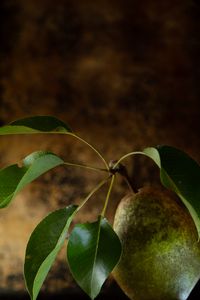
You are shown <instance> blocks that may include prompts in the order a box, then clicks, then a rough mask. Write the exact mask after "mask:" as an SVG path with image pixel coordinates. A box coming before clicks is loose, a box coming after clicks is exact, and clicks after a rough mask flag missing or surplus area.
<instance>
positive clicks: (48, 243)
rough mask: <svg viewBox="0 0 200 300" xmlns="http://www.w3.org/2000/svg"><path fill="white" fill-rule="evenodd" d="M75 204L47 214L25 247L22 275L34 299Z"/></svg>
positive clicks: (57, 249)
mask: <svg viewBox="0 0 200 300" xmlns="http://www.w3.org/2000/svg"><path fill="white" fill-rule="evenodd" d="M76 209H77V206H73V205H71V206H68V207H66V208H62V209H59V210H57V211H54V212H52V213H51V214H49V215H48V216H47V217H46V218H45V219H43V220H42V221H41V222H40V223H39V224H38V225H37V227H36V228H35V230H34V231H33V233H32V235H31V237H30V239H29V242H28V245H27V248H26V256H25V264H24V276H25V281H26V287H27V290H28V292H29V294H30V296H31V299H32V300H35V299H36V298H37V296H38V293H39V291H40V289H41V286H42V284H43V282H44V280H45V278H46V276H47V274H48V272H49V270H50V268H51V266H52V264H53V262H54V260H55V258H56V256H57V254H58V252H59V251H60V249H61V247H62V246H63V243H64V241H65V238H66V234H67V231H68V228H69V225H70V223H71V221H72V218H73V216H74V213H75V211H76Z"/></svg>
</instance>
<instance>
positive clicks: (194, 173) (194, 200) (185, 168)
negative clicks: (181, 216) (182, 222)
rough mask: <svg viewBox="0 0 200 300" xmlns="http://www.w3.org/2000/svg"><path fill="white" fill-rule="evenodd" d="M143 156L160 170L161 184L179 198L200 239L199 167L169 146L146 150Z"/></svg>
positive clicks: (189, 158) (182, 153)
mask: <svg viewBox="0 0 200 300" xmlns="http://www.w3.org/2000/svg"><path fill="white" fill-rule="evenodd" d="M144 154H146V155H147V156H149V157H150V158H152V159H153V160H154V161H155V163H156V164H157V165H158V167H159V168H160V178H161V182H162V184H163V185H164V186H165V187H166V188H169V189H171V190H172V191H174V192H175V193H176V194H177V195H178V196H179V197H180V198H181V200H182V201H183V203H184V204H185V206H186V207H187V209H188V210H189V212H190V214H191V216H192V218H193V220H194V223H195V225H196V228H197V231H198V236H199V237H200V166H199V165H198V164H197V162H196V161H194V160H193V159H192V158H191V157H190V156H188V155H187V154H186V153H184V152H182V151H181V150H178V149H176V148H173V147H170V146H158V147H156V148H146V149H144Z"/></svg>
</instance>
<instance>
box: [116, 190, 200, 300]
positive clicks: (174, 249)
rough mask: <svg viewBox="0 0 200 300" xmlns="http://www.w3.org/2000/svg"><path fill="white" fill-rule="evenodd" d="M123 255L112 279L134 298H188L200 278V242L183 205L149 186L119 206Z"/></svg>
mask: <svg viewBox="0 0 200 300" xmlns="http://www.w3.org/2000/svg"><path fill="white" fill-rule="evenodd" d="M113 227H114V230H115V231H116V233H117V234H118V236H119V238H120V240H121V242H122V246H123V252H122V256H121V260H120V262H119V264H118V265H117V266H116V268H115V269H114V271H113V275H114V278H115V279H116V281H117V283H118V284H119V286H120V287H121V289H122V290H123V291H124V292H125V294H126V295H127V296H128V297H129V298H130V299H132V300H186V299H187V298H188V296H189V294H190V292H191V291H192V289H193V287H194V286H195V284H196V283H197V281H198V279H199V278H200V243H199V242H198V235H197V230H196V227H195V225H194V222H193V220H192V218H191V216H190V214H189V213H188V211H187V210H186V208H185V207H184V205H183V204H182V202H181V201H180V202H179V201H178V200H177V199H176V200H175V199H174V198H172V197H170V196H169V194H168V193H165V192H163V191H161V190H159V189H157V188H152V187H146V188H142V189H141V190H139V192H138V193H136V194H130V195H127V196H126V197H124V198H123V199H122V201H121V202H120V204H119V206H118V208H117V211H116V214H115V219H114V226H113Z"/></svg>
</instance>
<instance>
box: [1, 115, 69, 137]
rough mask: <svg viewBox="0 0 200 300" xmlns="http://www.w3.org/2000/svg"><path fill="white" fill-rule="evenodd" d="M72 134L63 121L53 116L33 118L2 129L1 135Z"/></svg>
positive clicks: (18, 121)
mask: <svg viewBox="0 0 200 300" xmlns="http://www.w3.org/2000/svg"><path fill="white" fill-rule="evenodd" d="M66 132H72V131H71V129H70V128H69V126H68V125H66V124H65V123H64V122H63V121H61V120H58V119H57V118H55V117H52V116H33V117H28V118H24V119H20V120H17V121H14V122H12V123H10V124H9V125H6V126H2V127H0V135H7V134H30V133H66Z"/></svg>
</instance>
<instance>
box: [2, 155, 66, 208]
mask: <svg viewBox="0 0 200 300" xmlns="http://www.w3.org/2000/svg"><path fill="white" fill-rule="evenodd" d="M63 163H64V161H63V160H62V159H61V158H59V157H58V156H57V155H55V154H53V153H51V152H44V151H37V152H33V153H32V154H30V155H28V156H27V157H26V158H25V159H24V160H23V161H22V165H21V166H19V165H17V164H15V165H11V166H8V167H6V168H4V169H1V170H0V208H3V207H6V206H7V205H8V204H9V203H10V202H11V200H12V199H13V198H14V197H15V195H16V194H17V193H18V192H19V191H21V190H22V189H23V188H24V187H25V186H26V185H27V184H29V183H30V182H32V181H33V180H35V179H36V178H38V177H39V176H40V175H42V174H44V173H45V172H47V171H49V170H50V169H52V168H54V167H56V166H59V165H62V164H63Z"/></svg>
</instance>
